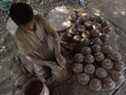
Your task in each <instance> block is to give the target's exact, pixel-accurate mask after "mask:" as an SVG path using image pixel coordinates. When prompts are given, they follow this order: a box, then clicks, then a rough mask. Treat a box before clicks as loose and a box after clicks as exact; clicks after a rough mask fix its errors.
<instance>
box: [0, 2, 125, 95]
mask: <svg viewBox="0 0 126 95" xmlns="http://www.w3.org/2000/svg"><path fill="white" fill-rule="evenodd" d="M28 1H29V2H31V4H32V6H33V7H34V8H35V9H36V10H39V12H40V13H41V12H42V11H43V10H41V7H42V6H41V5H40V4H42V3H40V1H41V0H33V2H32V1H30V0H28ZM54 1H58V0H54ZM61 1H62V2H63V0H61ZM65 1H67V0H65ZM68 1H69V0H68ZM73 1H74V0H73ZM75 1H76V0H75ZM62 2H61V4H60V5H62ZM65 4H67V2H66V3H65ZM57 5H58V3H57ZM125 5H126V0H90V1H89V2H88V5H87V9H88V10H90V11H92V12H97V13H100V14H101V15H103V16H104V17H105V18H106V19H108V20H109V21H110V22H111V23H112V24H113V25H114V26H115V30H116V33H117V34H118V46H119V50H120V52H121V53H122V55H123V57H124V59H126V42H125V41H126V27H125V25H126V6H125ZM48 6H49V5H48ZM42 9H44V7H43V8H42ZM47 11H48V10H47ZM1 15H3V16H1ZM6 18H7V16H6V15H5V14H3V13H1V12H0V95H14V94H13V92H14V90H15V89H13V88H14V80H15V79H16V77H18V76H19V74H20V69H19V67H18V64H19V63H18V62H17V58H16V57H15V56H16V52H17V49H16V46H15V42H14V40H13V36H11V35H10V34H9V33H8V30H6ZM72 85H73V86H71V87H69V86H68V87H66V85H65V86H64V88H65V87H66V88H67V89H69V90H71V91H72V93H70V94H71V95H109V94H110V95H111V93H105V92H104V93H91V94H90V93H89V92H86V90H87V89H86V90H84V88H83V87H81V86H76V85H77V83H76V82H75V83H73V84H72ZM70 94H66V95H70ZM62 95H65V93H64V94H62ZM112 95H126V82H124V83H123V84H122V85H121V86H120V88H119V89H118V90H116V91H114V93H112Z"/></svg>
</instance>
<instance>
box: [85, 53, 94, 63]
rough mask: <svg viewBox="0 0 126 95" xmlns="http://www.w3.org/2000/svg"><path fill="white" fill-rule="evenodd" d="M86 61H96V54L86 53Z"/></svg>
mask: <svg viewBox="0 0 126 95" xmlns="http://www.w3.org/2000/svg"><path fill="white" fill-rule="evenodd" d="M84 61H85V62H86V63H89V64H90V63H94V61H95V58H94V56H93V55H91V54H89V55H86V56H85V60H84Z"/></svg>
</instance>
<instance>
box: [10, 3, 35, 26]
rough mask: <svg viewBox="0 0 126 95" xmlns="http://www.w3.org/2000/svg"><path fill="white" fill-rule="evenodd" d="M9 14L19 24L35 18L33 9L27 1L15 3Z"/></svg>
mask: <svg viewBox="0 0 126 95" xmlns="http://www.w3.org/2000/svg"><path fill="white" fill-rule="evenodd" d="M9 16H10V17H11V18H12V20H13V21H14V22H15V23H16V24H17V25H24V24H27V23H28V22H30V21H31V20H32V19H33V10H32V8H31V6H30V5H28V4H26V3H13V4H12V5H11V8H10V14H9Z"/></svg>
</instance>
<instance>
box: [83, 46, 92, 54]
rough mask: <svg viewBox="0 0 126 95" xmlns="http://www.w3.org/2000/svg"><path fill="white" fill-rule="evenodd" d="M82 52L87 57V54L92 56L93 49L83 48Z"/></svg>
mask: <svg viewBox="0 0 126 95" xmlns="http://www.w3.org/2000/svg"><path fill="white" fill-rule="evenodd" d="M81 52H82V53H83V54H84V55H87V54H91V52H92V51H91V48H90V47H83V48H82V50H81Z"/></svg>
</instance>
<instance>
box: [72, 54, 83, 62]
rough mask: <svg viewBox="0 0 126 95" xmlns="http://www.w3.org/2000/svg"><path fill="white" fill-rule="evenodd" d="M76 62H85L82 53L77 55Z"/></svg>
mask: <svg viewBox="0 0 126 95" xmlns="http://www.w3.org/2000/svg"><path fill="white" fill-rule="evenodd" d="M74 60H75V62H78V63H81V62H83V60H84V56H83V54H82V53H77V54H75V56H74Z"/></svg>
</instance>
